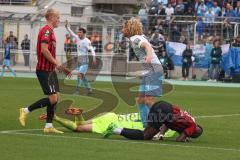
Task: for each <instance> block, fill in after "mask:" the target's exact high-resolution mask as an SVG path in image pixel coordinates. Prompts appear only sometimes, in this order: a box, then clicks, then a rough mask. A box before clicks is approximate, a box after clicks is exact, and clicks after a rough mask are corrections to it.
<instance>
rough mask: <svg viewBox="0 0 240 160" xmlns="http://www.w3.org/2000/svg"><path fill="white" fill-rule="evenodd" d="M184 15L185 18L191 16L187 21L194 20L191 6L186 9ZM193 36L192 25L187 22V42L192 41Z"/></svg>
mask: <svg viewBox="0 0 240 160" xmlns="http://www.w3.org/2000/svg"><path fill="white" fill-rule="evenodd" d="M185 15H186V16H191V18H190V17H189V20H192V21H194V20H195V19H194V17H193V16H194V12H193V8H192V7H191V6H189V7H188V9H187V11H186V13H185ZM193 35H194V23H191V22H189V23H187V37H188V40H190V39H193V38H192V37H193Z"/></svg>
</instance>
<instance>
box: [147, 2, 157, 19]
mask: <svg viewBox="0 0 240 160" xmlns="http://www.w3.org/2000/svg"><path fill="white" fill-rule="evenodd" d="M158 8H159V2H158V0H152V1H151V3H150V5H149V12H148V13H149V14H150V15H155V14H156V13H157V11H158Z"/></svg>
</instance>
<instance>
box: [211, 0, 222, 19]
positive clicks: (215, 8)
mask: <svg viewBox="0 0 240 160" xmlns="http://www.w3.org/2000/svg"><path fill="white" fill-rule="evenodd" d="M212 10H213V12H214V14H215V16H216V17H217V16H221V12H222V10H221V8H220V7H219V6H218V2H216V1H215V2H214V4H213V7H212Z"/></svg>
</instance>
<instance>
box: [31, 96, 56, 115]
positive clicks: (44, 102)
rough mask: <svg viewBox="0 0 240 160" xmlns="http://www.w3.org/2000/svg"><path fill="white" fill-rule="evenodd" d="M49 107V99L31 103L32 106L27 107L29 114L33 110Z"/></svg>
mask: <svg viewBox="0 0 240 160" xmlns="http://www.w3.org/2000/svg"><path fill="white" fill-rule="evenodd" d="M49 105H51V103H50V101H49V99H48V98H42V99H40V100H38V101H37V102H35V103H33V104H32V105H30V106H29V107H28V110H29V111H30V112H32V111H34V110H35V109H38V108H43V107H46V106H49Z"/></svg>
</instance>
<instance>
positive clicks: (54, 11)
mask: <svg viewBox="0 0 240 160" xmlns="http://www.w3.org/2000/svg"><path fill="white" fill-rule="evenodd" d="M57 14H59V12H58V11H57V10H55V9H52V8H50V9H48V10H47V12H46V13H45V18H46V20H49V18H50V17H51V16H52V15H57Z"/></svg>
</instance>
